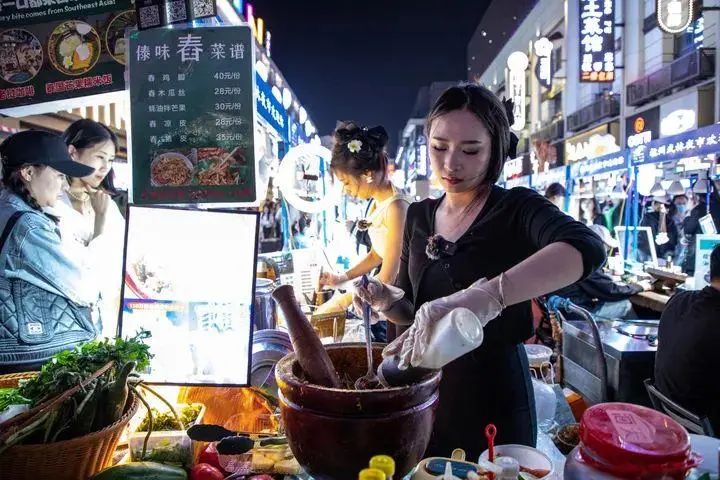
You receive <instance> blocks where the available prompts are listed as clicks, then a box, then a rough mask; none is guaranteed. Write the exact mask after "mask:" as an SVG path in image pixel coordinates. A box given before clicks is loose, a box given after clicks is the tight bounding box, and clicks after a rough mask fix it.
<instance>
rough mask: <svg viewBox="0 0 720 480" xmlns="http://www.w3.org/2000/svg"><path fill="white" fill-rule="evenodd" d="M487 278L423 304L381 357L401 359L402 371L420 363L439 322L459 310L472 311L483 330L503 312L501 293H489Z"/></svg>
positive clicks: (400, 366)
mask: <svg viewBox="0 0 720 480" xmlns="http://www.w3.org/2000/svg"><path fill="white" fill-rule="evenodd" d="M491 290H492V289H491V288H490V285H488V281H487V279H486V278H482V279H480V280H478V281H477V282H475V283H473V284H472V285H470V286H469V287H468V288H466V289H465V290H460V291H459V292H456V293H453V294H452V295H448V296H447V297H441V298H438V299H436V300H433V301H431V302H425V303H424V304H423V305H422V306H421V307H420V309H419V310H418V311H417V313H416V314H415V322H414V323H413V324H412V326H411V327H410V328H409V329H408V330H407V331H406V332H405V333H403V334H402V335H400V336H399V337H398V338H397V339H395V341H393V342H392V343H391V344H390V345H388V346H387V347H385V350H383V357H393V356H395V355H397V356H399V357H400V363H399V365H398V367H399V368H400V369H401V370H404V369H406V368H408V367H409V366H411V365H412V366H413V367H417V366H419V365H420V364H421V363H422V360H423V357H424V355H425V352H426V350H427V347H428V342H429V340H430V338H432V334H433V329H434V327H435V324H436V323H437V321H438V320H440V319H441V318H442V317H444V316H445V315H447V314H448V313H450V312H451V311H452V310H454V309H455V308H458V307H465V308H467V309H468V310H471V311H472V312H473V313H474V314H475V315H476V316H477V317H478V319H479V320H480V323H482V326H483V327H485V326H486V325H487V324H488V323H489V322H490V321H491V320H493V319H495V318H497V317H498V315H500V313H501V312H502V309H503V307H502V304H501V303H500V300H499V299H500V293H499V292H494V291H491Z"/></svg>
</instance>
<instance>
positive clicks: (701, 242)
mask: <svg viewBox="0 0 720 480" xmlns="http://www.w3.org/2000/svg"><path fill="white" fill-rule="evenodd" d="M695 242H696V243H695V290H701V289H703V288H705V287H707V286H708V285H709V284H710V282H709V280H710V279H709V278H707V277H708V274H709V273H710V254H711V253H712V251H713V249H714V248H715V247H716V246H717V245H720V235H718V234H710V233H703V234H700V235H697V236H696V237H695Z"/></svg>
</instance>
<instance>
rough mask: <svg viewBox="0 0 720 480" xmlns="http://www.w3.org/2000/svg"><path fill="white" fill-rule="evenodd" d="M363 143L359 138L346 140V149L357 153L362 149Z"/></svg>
mask: <svg viewBox="0 0 720 480" xmlns="http://www.w3.org/2000/svg"><path fill="white" fill-rule="evenodd" d="M362 145H363V143H362V142H361V141H360V140H352V141H350V142H348V144H347V149H348V150H350V152H351V153H358V152H359V151H360V150H361V149H362Z"/></svg>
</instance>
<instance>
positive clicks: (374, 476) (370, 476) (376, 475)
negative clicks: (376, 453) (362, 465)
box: [358, 468, 386, 480]
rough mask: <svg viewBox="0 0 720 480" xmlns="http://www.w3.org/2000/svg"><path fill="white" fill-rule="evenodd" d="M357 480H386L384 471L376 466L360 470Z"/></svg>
mask: <svg viewBox="0 0 720 480" xmlns="http://www.w3.org/2000/svg"><path fill="white" fill-rule="evenodd" d="M358 480H386V479H385V473H384V472H383V471H382V470H378V469H377V468H366V469H365V470H361V471H360V474H359V475H358Z"/></svg>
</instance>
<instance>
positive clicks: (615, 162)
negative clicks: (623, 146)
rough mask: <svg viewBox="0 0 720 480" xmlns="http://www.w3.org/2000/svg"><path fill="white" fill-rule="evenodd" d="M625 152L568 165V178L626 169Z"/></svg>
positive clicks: (626, 159) (626, 158)
mask: <svg viewBox="0 0 720 480" xmlns="http://www.w3.org/2000/svg"><path fill="white" fill-rule="evenodd" d="M626 152H627V151H622V152H616V153H611V154H610V155H603V156H602V157H596V158H591V159H590V160H585V161H583V162H577V163H573V164H572V165H570V177H572V178H582V177H590V176H593V175H600V174H602V173H608V172H614V171H617V170H623V169H627V168H628V157H627V153H626Z"/></svg>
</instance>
